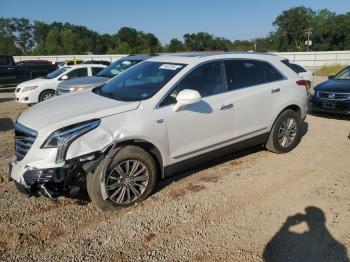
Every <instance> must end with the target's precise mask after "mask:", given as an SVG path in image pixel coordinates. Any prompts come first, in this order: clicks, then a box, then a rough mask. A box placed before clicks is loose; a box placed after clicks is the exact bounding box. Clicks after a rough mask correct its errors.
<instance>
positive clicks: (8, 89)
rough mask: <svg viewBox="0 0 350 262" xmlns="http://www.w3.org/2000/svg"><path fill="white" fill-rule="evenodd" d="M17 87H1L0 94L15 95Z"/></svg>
mask: <svg viewBox="0 0 350 262" xmlns="http://www.w3.org/2000/svg"><path fill="white" fill-rule="evenodd" d="M15 89H16V88H15V87H1V88H0V93H13V92H15Z"/></svg>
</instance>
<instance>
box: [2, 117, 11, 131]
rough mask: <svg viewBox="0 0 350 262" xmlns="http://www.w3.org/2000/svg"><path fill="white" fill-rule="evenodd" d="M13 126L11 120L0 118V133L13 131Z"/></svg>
mask: <svg viewBox="0 0 350 262" xmlns="http://www.w3.org/2000/svg"><path fill="white" fill-rule="evenodd" d="M14 128H15V126H14V125H13V122H12V119H11V118H8V117H5V118H0V132H1V131H2V132H5V131H9V130H12V129H14Z"/></svg>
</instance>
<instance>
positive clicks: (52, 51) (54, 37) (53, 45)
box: [45, 31, 61, 55]
mask: <svg viewBox="0 0 350 262" xmlns="http://www.w3.org/2000/svg"><path fill="white" fill-rule="evenodd" d="M45 45H46V51H47V54H49V55H59V54H61V46H60V39H59V34H58V33H57V32H55V31H50V32H49V33H48V34H47V37H46V41H45Z"/></svg>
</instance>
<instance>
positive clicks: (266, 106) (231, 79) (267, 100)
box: [225, 59, 286, 138]
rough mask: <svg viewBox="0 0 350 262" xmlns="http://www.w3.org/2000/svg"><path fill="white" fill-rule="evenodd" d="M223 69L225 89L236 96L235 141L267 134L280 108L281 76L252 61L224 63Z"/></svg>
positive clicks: (273, 69) (269, 68)
mask: <svg viewBox="0 0 350 262" xmlns="http://www.w3.org/2000/svg"><path fill="white" fill-rule="evenodd" d="M225 68H226V75H227V84H228V89H229V90H231V91H234V92H233V93H234V94H235V95H234V101H233V103H234V107H235V118H234V119H235V122H234V136H235V138H239V137H244V136H249V135H254V134H258V133H264V132H267V131H268V127H269V125H270V124H271V121H272V119H273V118H274V116H275V112H276V110H277V109H278V108H279V104H280V102H279V100H280V94H281V90H282V89H283V88H282V85H283V81H282V80H284V76H283V75H282V74H281V73H280V72H279V71H278V70H276V69H275V68H274V67H273V66H272V65H271V64H269V63H267V62H265V61H260V60H253V59H237V60H227V61H225ZM284 82H286V81H284Z"/></svg>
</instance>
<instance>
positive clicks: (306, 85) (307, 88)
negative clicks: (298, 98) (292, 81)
mask: <svg viewBox="0 0 350 262" xmlns="http://www.w3.org/2000/svg"><path fill="white" fill-rule="evenodd" d="M296 83H297V85H298V86H303V87H305V90H306V93H307V95H308V96H310V95H311V93H310V85H309V82H308V81H306V80H304V79H300V80H298V81H296Z"/></svg>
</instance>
